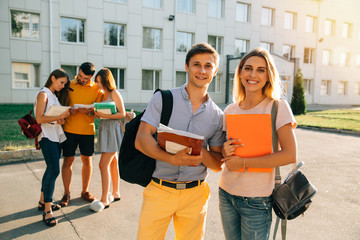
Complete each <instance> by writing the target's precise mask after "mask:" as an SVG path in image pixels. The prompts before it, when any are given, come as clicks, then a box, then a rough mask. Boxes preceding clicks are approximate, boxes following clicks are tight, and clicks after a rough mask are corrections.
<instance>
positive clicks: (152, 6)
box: [141, 0, 163, 9]
mask: <svg viewBox="0 0 360 240" xmlns="http://www.w3.org/2000/svg"><path fill="white" fill-rule="evenodd" d="M146 1H151V2H152V3H151V6H150V5H145V4H144V2H146ZM141 2H142V6H143V7H147V8H155V9H161V8H162V7H163V3H162V0H142V1H141ZM157 3H158V4H159V5H160V6H159V7H157V6H156V5H157Z"/></svg>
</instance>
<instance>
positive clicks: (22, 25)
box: [11, 10, 40, 39]
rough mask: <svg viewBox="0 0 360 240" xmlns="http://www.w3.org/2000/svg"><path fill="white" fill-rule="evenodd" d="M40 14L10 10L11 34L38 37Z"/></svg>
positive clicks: (20, 36) (22, 36)
mask: <svg viewBox="0 0 360 240" xmlns="http://www.w3.org/2000/svg"><path fill="white" fill-rule="evenodd" d="M39 22H40V15H39V14H35V13H28V12H20V11H13V10H11V36H13V37H18V38H27V39H39Z"/></svg>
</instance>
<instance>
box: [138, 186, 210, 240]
mask: <svg viewBox="0 0 360 240" xmlns="http://www.w3.org/2000/svg"><path fill="white" fill-rule="evenodd" d="M209 197H210V188H209V185H208V183H207V182H205V181H204V182H203V183H202V184H201V185H200V186H197V187H194V188H190V189H184V190H176V189H173V188H169V187H166V186H162V185H160V184H157V183H155V182H154V181H151V182H150V184H149V185H148V186H147V187H146V188H145V190H144V193H143V204H142V208H141V214H140V220H139V229H138V235H137V239H138V240H162V239H164V238H165V235H166V231H167V229H168V226H169V223H170V221H171V218H173V222H174V229H175V239H176V240H199V239H203V237H204V232H205V219H206V213H207V203H208V200H209Z"/></svg>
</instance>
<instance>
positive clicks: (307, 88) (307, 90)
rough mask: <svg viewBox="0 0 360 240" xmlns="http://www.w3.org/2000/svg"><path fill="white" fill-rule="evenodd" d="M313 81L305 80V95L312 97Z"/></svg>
mask: <svg viewBox="0 0 360 240" xmlns="http://www.w3.org/2000/svg"><path fill="white" fill-rule="evenodd" d="M313 81H314V80H313V79H304V93H305V95H312V92H313Z"/></svg>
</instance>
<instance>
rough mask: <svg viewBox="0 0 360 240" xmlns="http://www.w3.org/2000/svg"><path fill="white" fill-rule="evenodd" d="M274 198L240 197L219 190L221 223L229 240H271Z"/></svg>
mask: <svg viewBox="0 0 360 240" xmlns="http://www.w3.org/2000/svg"><path fill="white" fill-rule="evenodd" d="M272 204H273V202H272V197H271V196H270V197H240V196H235V195H231V194H229V193H227V192H226V191H224V190H223V189H221V188H219V208H220V215H221V222H222V225H223V229H224V234H225V238H226V239H227V240H230V239H231V240H232V239H233V240H239V239H243V240H255V239H260V240H265V239H269V235H270V226H271V220H272V212H271V210H272Z"/></svg>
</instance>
